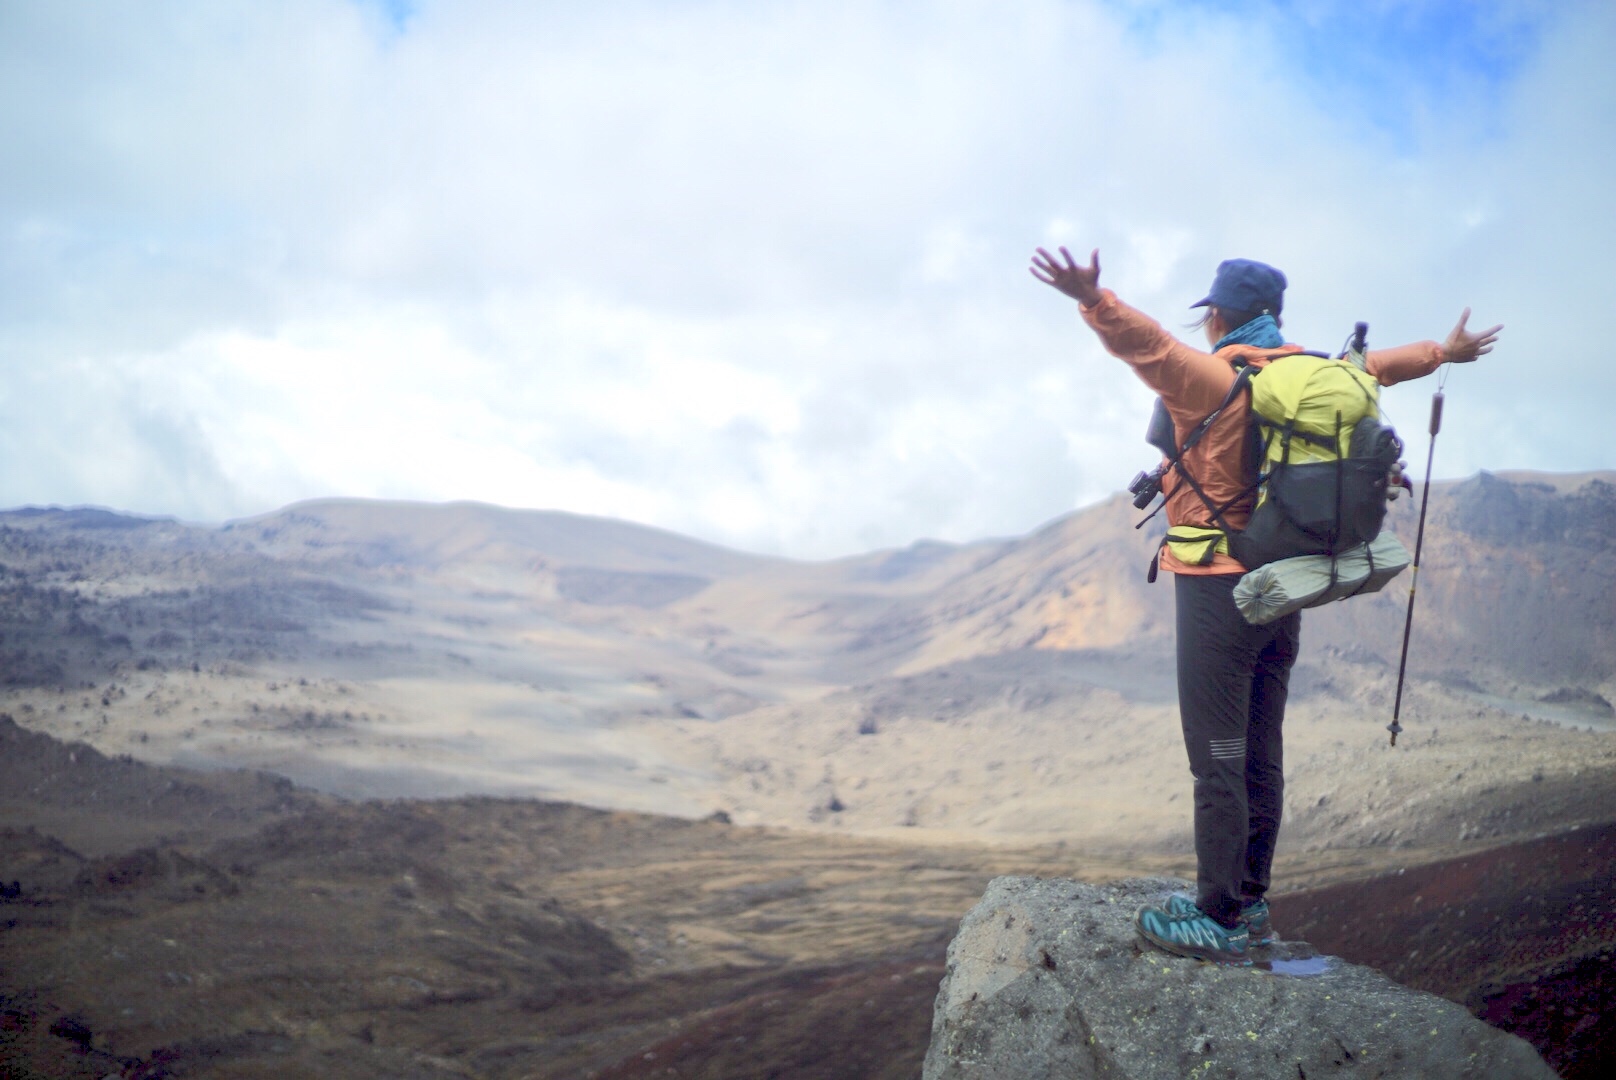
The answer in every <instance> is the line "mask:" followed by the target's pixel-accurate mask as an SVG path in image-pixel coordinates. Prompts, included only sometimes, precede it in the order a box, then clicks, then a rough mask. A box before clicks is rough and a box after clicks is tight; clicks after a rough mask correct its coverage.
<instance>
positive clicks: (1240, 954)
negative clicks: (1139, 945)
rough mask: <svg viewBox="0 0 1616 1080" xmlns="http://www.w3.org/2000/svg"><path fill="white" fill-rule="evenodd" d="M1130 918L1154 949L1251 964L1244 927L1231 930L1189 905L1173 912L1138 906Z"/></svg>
mask: <svg viewBox="0 0 1616 1080" xmlns="http://www.w3.org/2000/svg"><path fill="white" fill-rule="evenodd" d="M1133 921H1134V925H1135V926H1137V927H1138V928H1139V935H1140V936H1141V937H1143V938H1144V939H1145V940H1146V941H1148V942H1150V943H1151V944H1152V945H1154V946H1156V947H1157V948H1158V949H1165V950H1166V951H1167V952H1170V953H1174V954H1175V955H1178V956H1188V957H1190V958H1192V959H1195V960H1209V961H1211V962H1212V963H1214V964H1233V965H1237V966H1240V967H1246V966H1249V965H1250V964H1251V960H1250V958H1249V957H1247V956H1246V943H1247V942H1248V941H1249V940H1250V934H1249V933H1248V932H1247V931H1246V928H1245V926H1244V925H1241V926H1237V927H1235V928H1234V929H1233V930H1230V929H1228V928H1227V927H1224V926H1220V925H1218V923H1217V922H1216V921H1214V920H1213V919H1212V918H1211V917H1210V916H1207V915H1203V914H1202V913H1201V909H1200V908H1198V907H1196V906H1195V905H1193V904H1191V905H1190V909H1189V910H1188V911H1180V912H1178V913H1177V914H1175V913H1174V912H1172V911H1168V910H1165V909H1163V908H1155V907H1142V908H1140V909H1139V912H1138V914H1136V915H1135V916H1134V919H1133Z"/></svg>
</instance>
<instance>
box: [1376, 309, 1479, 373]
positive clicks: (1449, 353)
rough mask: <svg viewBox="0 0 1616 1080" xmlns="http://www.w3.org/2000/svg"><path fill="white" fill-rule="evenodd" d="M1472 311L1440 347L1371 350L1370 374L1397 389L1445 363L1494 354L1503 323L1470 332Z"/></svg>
mask: <svg viewBox="0 0 1616 1080" xmlns="http://www.w3.org/2000/svg"><path fill="white" fill-rule="evenodd" d="M1469 321H1470V309H1469V308H1465V309H1464V314H1462V315H1460V316H1459V324H1458V325H1457V326H1455V327H1454V328H1453V332H1452V333H1451V334H1449V335H1448V339H1447V340H1446V341H1444V342H1443V343H1442V344H1441V345H1438V344H1437V343H1436V342H1434V341H1422V342H1419V343H1417V344H1413V345H1399V346H1397V347H1396V348H1391V349H1372V350H1370V353H1369V356H1368V358H1367V361H1368V365H1369V373H1370V374H1371V375H1373V376H1374V377H1375V378H1377V379H1379V380H1380V383H1381V385H1382V386H1395V385H1396V384H1397V383H1400V382H1407V381H1409V380H1410V379H1418V378H1421V377H1423V376H1426V375H1429V374H1431V372H1433V371H1435V370H1436V369H1437V368H1439V367H1441V366H1442V365H1443V364H1444V363H1446V362H1449V361H1451V362H1452V363H1455V364H1468V363H1470V362H1471V361H1473V360H1475V359H1477V358H1478V357H1481V356H1484V355H1486V354H1487V353H1490V352H1492V351H1493V344H1494V343H1495V342H1496V341H1497V340H1498V332H1499V331H1500V330H1502V329H1503V328H1504V327H1503V324H1502V323H1500V324H1499V325H1497V326H1494V327H1492V328H1490V329H1487V330H1467V329H1466V328H1465V323H1467V322H1469Z"/></svg>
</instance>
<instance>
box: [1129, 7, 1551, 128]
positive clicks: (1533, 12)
mask: <svg viewBox="0 0 1616 1080" xmlns="http://www.w3.org/2000/svg"><path fill="white" fill-rule="evenodd" d="M1114 2H1115V3H1116V5H1117V7H1119V8H1120V9H1121V10H1122V11H1124V12H1125V13H1126V16H1127V18H1128V20H1129V24H1130V26H1131V28H1132V29H1133V30H1134V32H1135V33H1137V34H1138V35H1139V36H1140V37H1141V38H1142V39H1143V40H1144V41H1146V42H1147V43H1153V42H1158V41H1162V40H1164V39H1167V38H1169V37H1171V38H1177V39H1182V32H1183V30H1184V26H1183V23H1184V22H1185V21H1186V20H1189V19H1194V18H1196V17H1198V16H1199V17H1211V18H1214V19H1216V20H1218V21H1220V22H1227V23H1230V24H1233V25H1236V26H1238V25H1239V24H1240V23H1241V22H1242V21H1249V22H1250V23H1251V25H1253V26H1261V27H1263V28H1264V30H1265V31H1266V33H1267V34H1268V35H1270V36H1271V37H1272V38H1273V39H1274V40H1276V41H1277V43H1278V45H1279V55H1277V56H1262V57H1254V58H1253V61H1254V62H1255V63H1260V64H1270V63H1278V64H1283V65H1285V66H1286V67H1287V68H1288V69H1291V70H1293V71H1294V74H1295V77H1296V78H1297V79H1298V80H1299V81H1300V82H1301V83H1302V84H1303V85H1304V86H1306V87H1307V90H1308V92H1309V94H1310V95H1311V96H1313V97H1314V98H1315V99H1316V100H1318V101H1319V103H1320V104H1321V105H1322V106H1324V107H1325V108H1326V109H1327V110H1328V111H1330V112H1331V113H1334V114H1336V115H1345V116H1348V117H1356V118H1358V119H1359V120H1360V122H1362V123H1365V124H1367V125H1368V126H1369V127H1371V128H1373V129H1374V130H1375V131H1377V132H1378V133H1380V134H1381V135H1383V136H1385V137H1388V138H1389V139H1390V140H1391V142H1392V143H1393V144H1394V145H1395V146H1397V147H1398V148H1399V149H1400V150H1402V151H1405V152H1407V151H1411V150H1414V149H1416V148H1417V146H1418V144H1419V142H1420V141H1421V140H1420V135H1421V130H1422V122H1425V123H1429V122H1431V121H1440V122H1442V123H1444V124H1445V125H1451V124H1457V125H1458V126H1460V127H1461V128H1463V129H1468V130H1469V131H1470V132H1472V133H1473V134H1475V135H1479V136H1483V137H1487V136H1495V135H1497V134H1499V133H1500V132H1499V124H1500V115H1499V114H1500V109H1501V106H1502V103H1503V101H1504V100H1505V98H1506V96H1507V95H1506V93H1505V91H1506V90H1507V89H1508V87H1509V85H1510V84H1511V82H1512V81H1513V80H1514V79H1515V78H1516V77H1517V76H1518V75H1519V74H1520V73H1521V71H1522V70H1523V68H1524V67H1525V65H1526V62H1527V61H1528V60H1529V59H1530V58H1531V56H1532V55H1533V53H1534V52H1535V51H1536V50H1537V48H1538V46H1539V43H1540V41H1541V39H1542V33H1543V25H1544V23H1545V22H1546V21H1547V19H1548V18H1550V14H1549V12H1550V11H1551V10H1552V11H1554V12H1555V13H1556V14H1558V15H1559V16H1560V17H1571V16H1573V15H1574V12H1575V10H1576V9H1577V7H1578V6H1579V5H1566V6H1565V7H1564V8H1555V9H1549V8H1545V7H1542V6H1537V5H1525V4H1508V3H1482V2H1477V0H1402V2H1396V0H1357V2H1353V0H1317V2H1312V3H1287V2H1283V0H1162V2H1159V3H1158V2H1151V0H1146V2H1142V3H1141V2H1138V0H1132V2H1130V0H1114Z"/></svg>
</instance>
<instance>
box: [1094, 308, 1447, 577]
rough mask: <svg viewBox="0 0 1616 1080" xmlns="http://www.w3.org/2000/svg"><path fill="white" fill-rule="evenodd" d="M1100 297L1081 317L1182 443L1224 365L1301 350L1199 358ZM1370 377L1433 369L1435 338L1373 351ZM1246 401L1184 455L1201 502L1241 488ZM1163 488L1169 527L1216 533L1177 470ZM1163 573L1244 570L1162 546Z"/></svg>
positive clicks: (1156, 326) (1212, 397) (1405, 376)
mask: <svg viewBox="0 0 1616 1080" xmlns="http://www.w3.org/2000/svg"><path fill="white" fill-rule="evenodd" d="M1100 293H1101V295H1100V300H1099V302H1098V303H1097V304H1095V305H1094V306H1093V307H1084V306H1083V305H1081V304H1079V305H1078V310H1079V311H1081V312H1082V314H1083V320H1084V321H1085V322H1087V323H1088V324H1089V326H1090V327H1092V328H1093V330H1094V332H1095V333H1096V334H1098V335H1100V342H1101V343H1102V344H1103V345H1104V346H1105V347H1106V349H1107V351H1109V352H1110V353H1111V355H1113V356H1115V357H1117V358H1118V359H1120V360H1123V361H1125V362H1126V363H1127V364H1128V366H1130V367H1132V368H1133V369H1134V371H1135V372H1137V373H1138V375H1139V377H1140V378H1141V379H1143V380H1144V382H1145V385H1146V386H1148V387H1150V388H1151V389H1152V390H1154V391H1156V393H1158V394H1160V395H1161V399H1162V401H1163V403H1165V404H1166V406H1167V412H1168V414H1169V415H1170V416H1171V417H1172V418H1173V431H1174V436H1175V438H1176V440H1177V442H1178V444H1179V445H1180V446H1182V445H1183V444H1184V440H1185V439H1186V438H1188V437H1189V434H1190V432H1191V431H1192V430H1193V429H1194V428H1195V426H1196V425H1197V424H1199V423H1200V422H1201V421H1202V420H1205V419H1206V418H1207V416H1208V415H1210V414H1211V412H1212V410H1214V409H1216V408H1217V407H1218V406H1219V405H1221V404H1222V403H1223V398H1224V395H1226V394H1228V392H1229V387H1230V386H1232V385H1233V384H1234V379H1235V371H1234V366H1233V364H1232V363H1230V361H1232V360H1235V359H1244V360H1246V361H1247V362H1256V363H1258V364H1261V363H1265V362H1266V361H1265V360H1263V359H1261V358H1264V357H1271V356H1274V355H1275V354H1277V353H1281V352H1287V353H1289V352H1301V351H1302V347H1301V346H1300V345H1286V346H1284V347H1283V348H1281V349H1258V348H1255V347H1253V346H1251V345H1228V346H1225V347H1224V348H1222V349H1219V350H1218V351H1217V352H1215V353H1204V352H1202V351H1200V350H1199V349H1194V348H1191V347H1190V346H1188V345H1186V344H1184V343H1183V342H1182V341H1179V340H1178V339H1177V338H1175V337H1173V335H1171V334H1169V333H1168V332H1167V331H1166V330H1164V329H1163V328H1162V326H1161V324H1160V323H1158V322H1157V321H1156V320H1155V319H1152V318H1151V317H1150V316H1149V315H1146V314H1145V313H1144V312H1142V311H1138V310H1136V309H1135V308H1131V307H1129V306H1128V305H1127V304H1124V303H1123V302H1122V301H1121V300H1118V299H1117V296H1116V294H1115V293H1113V292H1112V291H1111V290H1110V289H1102V290H1100ZM1366 359H1367V360H1368V368H1369V373H1370V374H1371V375H1373V376H1374V377H1375V378H1376V379H1377V380H1378V381H1379V382H1380V384H1381V385H1382V386H1392V385H1394V384H1396V383H1400V382H1407V381H1408V380H1409V379H1417V378H1420V377H1421V376H1423V375H1429V374H1430V373H1431V372H1433V371H1435V370H1436V369H1437V368H1438V367H1439V366H1440V365H1441V364H1442V362H1443V361H1444V360H1446V359H1447V356H1446V354H1445V352H1444V350H1443V348H1442V346H1441V345H1438V344H1437V343H1436V342H1434V341H1421V342H1418V343H1416V344H1413V345H1399V346H1397V347H1396V348H1392V349H1375V350H1371V351H1370V352H1369V354H1368V356H1367V358H1366ZM1248 412H1249V408H1248V406H1247V405H1246V404H1244V403H1241V402H1235V403H1233V404H1231V405H1230V407H1229V409H1228V411H1227V412H1225V413H1224V414H1223V415H1222V416H1220V417H1218V419H1217V421H1216V422H1215V423H1214V424H1213V425H1212V427H1211V428H1210V429H1209V430H1208V431H1207V433H1206V434H1205V435H1204V436H1202V437H1201V441H1200V442H1198V443H1196V444H1195V445H1194V446H1193V447H1191V448H1190V451H1189V453H1188V454H1185V455H1184V468H1186V469H1188V470H1189V473H1190V475H1191V476H1193V477H1195V479H1196V482H1197V483H1199V484H1200V485H1201V487H1202V489H1203V490H1204V491H1205V492H1206V494H1207V497H1208V498H1210V499H1212V500H1213V501H1215V502H1216V503H1218V504H1219V505H1220V506H1221V505H1222V504H1223V503H1224V502H1227V501H1228V500H1229V499H1232V498H1234V497H1235V496H1236V495H1237V494H1239V492H1240V489H1241V488H1243V487H1245V486H1246V480H1245V462H1244V457H1243V455H1244V453H1245V436H1246V424H1247V419H1246V417H1247V413H1248ZM1162 491H1163V493H1164V494H1165V495H1166V497H1167V507H1166V510H1167V524H1168V526H1169V527H1172V526H1174V525H1187V526H1199V527H1203V528H1217V527H1218V525H1217V523H1216V522H1214V521H1213V520H1212V514H1211V512H1210V511H1209V510H1207V508H1206V504H1205V503H1203V502H1202V501H1201V499H1200V497H1199V496H1198V495H1196V494H1195V492H1194V491H1192V490H1191V489H1190V486H1189V485H1188V484H1186V483H1184V481H1183V478H1182V477H1181V476H1179V474H1178V472H1177V470H1172V471H1169V472H1168V473H1167V475H1166V476H1164V477H1163V478H1162ZM1255 501H1256V495H1255V494H1251V495H1248V496H1247V497H1246V498H1244V499H1242V500H1241V501H1240V502H1238V503H1236V504H1235V505H1234V506H1232V507H1230V508H1229V509H1228V510H1227V511H1225V512H1224V515H1223V516H1224V518H1225V520H1227V521H1228V523H1229V525H1230V527H1231V528H1236V529H1239V528H1244V527H1245V524H1246V521H1247V520H1248V519H1249V518H1250V516H1251V508H1252V505H1253V503H1254V502H1255ZM1161 565H1162V569H1164V570H1170V571H1172V572H1173V573H1175V574H1243V573H1245V572H1246V568H1245V567H1243V566H1241V565H1240V563H1239V562H1237V561H1236V560H1235V559H1232V558H1230V557H1229V556H1228V555H1223V554H1219V555H1217V556H1215V557H1214V558H1213V560H1212V562H1210V563H1208V564H1207V565H1206V566H1190V565H1188V564H1186V563H1184V562H1182V561H1180V560H1179V559H1176V558H1174V557H1173V555H1172V553H1171V552H1169V551H1168V550H1167V548H1166V546H1165V545H1164V546H1163V547H1162V551H1161Z"/></svg>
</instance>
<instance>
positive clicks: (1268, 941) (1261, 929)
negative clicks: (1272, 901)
mask: <svg viewBox="0 0 1616 1080" xmlns="http://www.w3.org/2000/svg"><path fill="white" fill-rule="evenodd" d="M1240 921H1241V922H1243V923H1245V924H1246V932H1247V933H1249V934H1250V935H1251V944H1252V946H1253V947H1261V946H1263V945H1272V944H1273V943H1274V942H1276V941H1278V940H1279V935H1278V934H1276V933H1274V924H1273V923H1272V922H1269V921H1268V901H1266V900H1253V901H1252V902H1251V903H1249V904H1247V905H1245V906H1244V907H1242V908H1241V909H1240Z"/></svg>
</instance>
